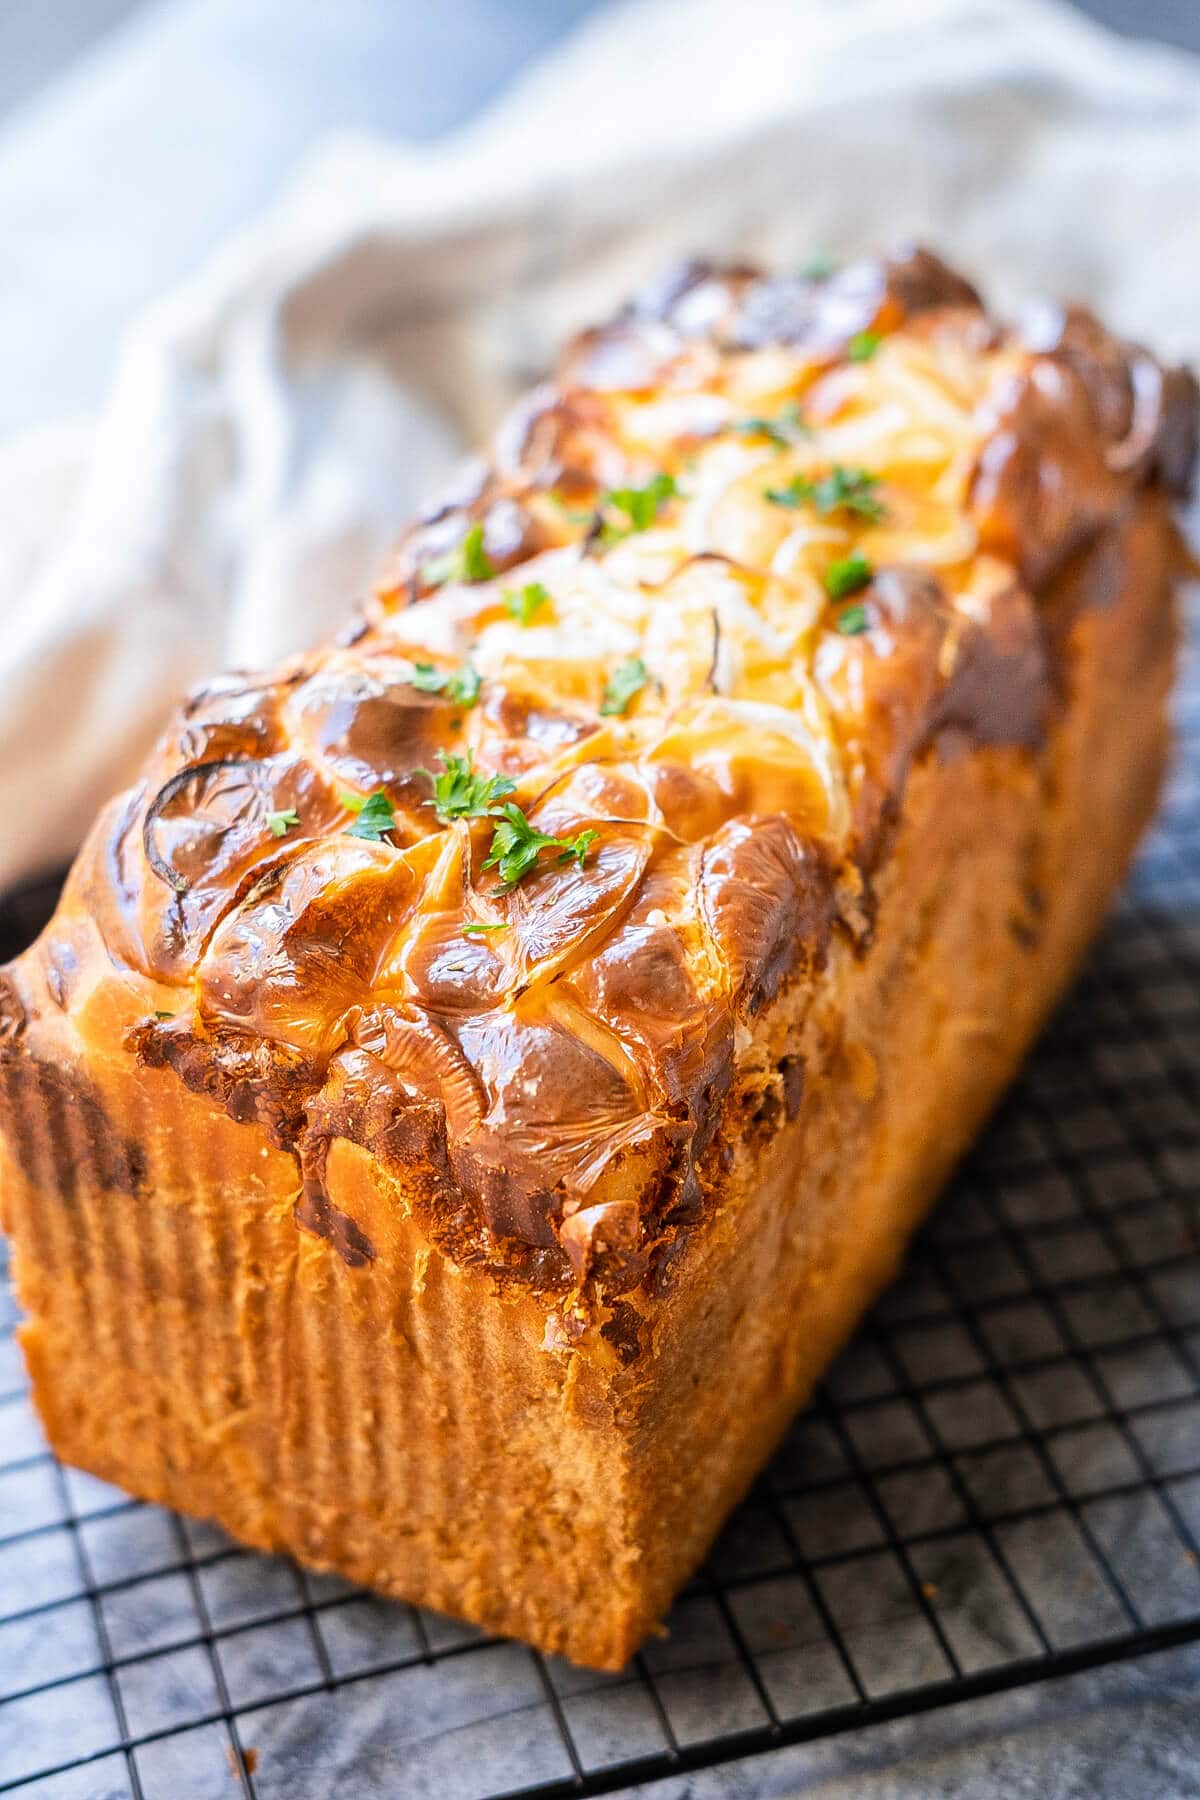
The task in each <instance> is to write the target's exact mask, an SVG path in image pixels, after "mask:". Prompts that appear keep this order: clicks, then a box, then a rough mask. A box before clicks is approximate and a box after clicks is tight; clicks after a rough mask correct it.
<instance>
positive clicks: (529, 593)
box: [501, 581, 550, 625]
mask: <svg viewBox="0 0 1200 1800" xmlns="http://www.w3.org/2000/svg"><path fill="white" fill-rule="evenodd" d="M501 599H502V600H503V601H504V610H505V612H506V613H507V614H508V616H509V618H510V619H515V620H516V622H517V624H518V625H532V624H533V621H534V618H535V617H536V615H537V614H538V613H539V612H540V611H541V609H542V607H543V606H545V605H546V604H547V603H548V602H549V599H550V595H549V593H548V592H547V590H546V589H545V588H544V587H543V586H542V584H541V582H540V581H527V582H526V583H525V586H524V587H523V588H506V589H505V590H504V593H503V594H502V595H501Z"/></svg>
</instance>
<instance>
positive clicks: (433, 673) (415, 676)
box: [408, 662, 483, 707]
mask: <svg viewBox="0 0 1200 1800" xmlns="http://www.w3.org/2000/svg"><path fill="white" fill-rule="evenodd" d="M408 682H409V686H410V687H415V688H419V689H420V691H421V693H423V694H440V695H441V696H442V698H443V700H449V702H450V704H451V706H465V707H472V706H474V704H475V702H476V701H477V700H478V698H479V690H480V688H481V687H482V686H483V677H482V676H481V675H480V673H479V671H478V669H473V668H472V667H471V665H470V663H463V664H462V665H461V667H459V668H457V669H455V670H454V672H453V673H452V674H449V675H447V673H446V672H445V670H444V669H435V668H434V666H433V664H432V663H425V662H419V663H414V664H413V672H412V674H411V675H410V676H409V678H408Z"/></svg>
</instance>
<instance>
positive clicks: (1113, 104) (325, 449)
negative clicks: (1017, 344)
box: [0, 0, 1200, 886]
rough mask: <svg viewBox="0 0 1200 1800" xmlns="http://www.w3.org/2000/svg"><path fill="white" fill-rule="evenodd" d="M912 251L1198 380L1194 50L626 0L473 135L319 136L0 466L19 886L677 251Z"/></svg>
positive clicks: (966, 6) (2, 755)
mask: <svg viewBox="0 0 1200 1800" xmlns="http://www.w3.org/2000/svg"><path fill="white" fill-rule="evenodd" d="M902 236H912V237H916V238H918V239H921V240H923V241H926V242H928V243H930V244H931V245H932V246H934V247H936V248H938V249H939V250H941V251H942V253H943V254H944V255H946V256H947V257H948V259H949V260H951V261H953V262H954V263H955V264H957V265H959V266H961V267H962V268H963V269H965V270H966V271H967V272H968V273H970V274H971V275H973V276H975V277H977V278H978V279H979V280H980V281H981V282H982V284H983V285H984V287H985V290H986V291H987V293H988V295H989V297H992V298H994V299H995V300H996V301H997V302H998V303H999V304H1000V305H1002V306H1003V305H1011V304H1013V303H1014V302H1016V301H1017V300H1019V299H1020V298H1021V297H1022V296H1024V295H1027V294H1029V293H1030V292H1033V291H1043V292H1046V291H1048V292H1054V293H1058V294H1063V295H1070V296H1076V295H1078V296H1082V297H1086V298H1088V299H1089V300H1091V301H1092V302H1093V303H1094V304H1095V305H1096V306H1097V307H1098V308H1099V309H1100V310H1101V311H1102V312H1103V314H1104V315H1105V317H1106V318H1107V319H1108V320H1110V321H1111V322H1112V323H1114V324H1115V325H1116V326H1117V327H1119V328H1121V329H1123V330H1125V331H1127V332H1128V333H1129V334H1131V335H1134V336H1138V337H1141V338H1143V339H1144V340H1146V341H1148V342H1150V343H1151V344H1152V345H1153V346H1154V347H1155V348H1156V349H1159V350H1161V351H1165V352H1167V353H1170V354H1173V355H1176V356H1189V355H1190V356H1193V357H1194V356H1195V355H1196V354H1197V352H1198V351H1200V312H1198V310H1197V305H1196V294H1197V291H1198V290H1200V65H1198V64H1196V63H1194V62H1193V61H1191V60H1190V59H1189V58H1187V57H1185V56H1183V55H1181V54H1175V53H1172V52H1168V51H1165V50H1157V49H1151V48H1147V47H1135V46H1134V45H1132V44H1130V43H1128V42H1127V41H1124V40H1120V39H1117V38H1113V37H1109V36H1108V35H1107V34H1105V33H1104V32H1102V31H1101V30H1100V29H1099V28H1097V27H1094V26H1091V25H1089V24H1088V23H1086V22H1085V21H1084V20H1083V19H1082V18H1081V17H1080V16H1079V15H1078V14H1076V13H1074V12H1072V11H1070V10H1068V9H1066V8H1065V7H1064V6H1062V5H1059V4H1055V3H1054V0H838V4H837V5H836V6H835V5H832V4H829V3H828V0H736V3H735V0H633V3H632V4H624V5H618V6H616V7H613V8H611V9H609V10H607V11H604V12H602V13H601V14H599V15H598V16H595V17H594V18H593V19H592V20H591V21H590V22H589V23H588V24H586V25H585V26H584V27H583V28H582V29H581V30H580V31H578V32H577V33H576V35H575V36H574V37H573V38H571V39H569V40H568V41H567V42H566V43H565V44H564V45H563V46H562V47H560V48H559V49H558V50H556V51H555V52H554V53H552V54H551V55H550V56H548V57H547V58H546V59H545V61H544V62H542V63H541V64H540V65H539V66H537V67H536V68H534V69H533V70H532V71H531V72H530V73H529V74H528V75H527V76H526V77H525V78H524V79H523V80H522V81H521V82H520V83H519V84H518V85H517V87H516V88H514V89H513V90H512V91H511V92H510V93H509V94H508V95H507V96H506V98H505V99H504V100H503V101H502V102H501V103H500V104H499V105H498V106H495V107H493V108H492V109H491V110H490V111H489V112H488V113H487V114H486V115H485V116H483V117H481V118H480V119H479V120H478V121H477V122H476V123H475V124H473V125H472V126H471V128H470V129H469V130H467V131H465V132H463V133H461V134H459V135H458V136H457V137H456V138H454V139H452V140H447V141H444V142H442V143H441V144H439V145H436V146H433V147H431V148H428V149H423V150H420V151H415V150H414V151H410V150H402V149H397V148H395V147H394V146H391V145H381V144H379V143H376V142H372V141H366V140H362V139H341V140H338V141H336V142H334V143H331V144H329V145H328V146H326V147H324V148H323V149H322V150H321V151H320V152H319V154H317V155H316V156H315V157H314V159H313V161H312V163H311V165H310V166H309V167H307V168H306V169H305V170H303V171H302V172H301V173H300V175H299V176H298V178H297V180H296V182H295V184H294V187H293V189H292V190H291V191H290V192H289V193H288V194H287V195H285V197H284V198H283V200H282V201H281V202H280V204H279V205H278V207H277V208H275V209H274V210H273V211H272V213H271V214H270V215H269V216H268V217H267V218H266V219H264V220H262V221H260V222H259V223H258V224H257V225H256V226H255V228H254V229H253V230H250V231H247V232H245V233H242V234H240V235H239V237H238V239H237V240H236V241H235V242H233V243H231V244H230V245H229V246H228V247H227V248H226V249H225V250H224V251H223V252H222V253H221V254H220V255H218V256H217V257H216V258H215V259H214V260H213V262H212V263H211V265H210V266H209V267H208V268H206V269H205V270H203V271H202V272H201V273H200V274H199V275H198V276H197V277H196V278H195V279H194V280H193V281H192V282H190V283H189V284H188V286H187V287H186V288H185V289H184V290H183V291H182V292H180V293H179V294H177V295H175V296H174V297H173V298H171V299H169V300H168V301H166V302H165V303H163V304H162V305H160V306H158V307H156V308H155V309H154V310H153V311H152V312H151V313H149V314H148V315H147V316H145V317H144V318H142V319H140V320H139V321H137V323H136V324H135V325H134V327H133V329H132V330H131V331H130V333H129V338H128V342H127V345H126V347H125V351H124V354H123V356H122V358H121V360H120V363H119V366H118V369H117V371H116V374H115V378H114V381H113V388H112V394H111V398H110V401H109V403H108V406H107V409H106V411H105V412H104V414H103V416H102V417H101V419H100V420H99V421H98V422H97V423H96V425H95V426H94V427H87V428H74V429H69V428H62V429H59V430H53V431H46V432H42V433H39V434H38V435H37V436H36V437H35V438H34V439H30V440H25V441H23V442H21V443H18V444H16V445H14V446H12V447H10V448H9V449H8V450H7V451H5V452H0V817H2V818H3V820H4V827H3V830H2V831H0V886H2V885H4V884H6V883H8V882H10V881H12V880H13V879H15V878H18V877H20V876H22V875H25V874H28V873H30V872H31V871H33V870H35V869H37V868H41V867H46V866H49V865H52V864H53V863H54V862H56V861H61V860H64V859H65V858H66V857H67V855H68V854H69V853H70V852H71V850H72V849H73V848H74V846H75V844H76V843H77V841H78V839H79V837H80V835H81V833H82V831H83V830H84V828H85V827H86V825H87V823H88V821H89V819H90V817H91V815H92V814H93V812H94V811H95V808H96V806H97V805H98V804H99V802H100V801H102V800H103V799H104V798H105V797H106V796H107V795H108V794H109V793H111V792H112V791H113V790H114V789H115V788H116V787H118V786H119V785H120V784H122V783H123V782H124V781H126V780H127V779H128V778H129V777H130V774H131V772H132V770H133V768H134V767H135V766H136V761H137V758H138V756H139V755H140V754H141V752H142V751H143V749H144V748H145V746H146V744H147V743H148V741H149V740H150V739H151V738H152V736H153V734H154V733H155V731H156V730H157V729H158V727H159V726H160V725H161V723H162V720H163V718H164V716H165V714H166V713H167V711H168V710H169V708H170V705H171V704H172V702H173V700H174V699H175V698H176V697H177V696H178V694H179V692H180V691H181V690H182V689H183V688H184V687H185V686H186V685H188V684H189V683H190V682H192V681H193V680H196V679H198V678H199V677H201V676H202V675H204V674H205V673H207V672H209V671H212V670H215V669H216V668H218V667H220V666H223V665H224V666H243V665H254V664H260V663H263V662H268V661H270V660H271V659H273V658H275V657H276V656H277V655H279V654H280V653H282V652H284V651H287V650H291V649H294V648H297V647H300V646H302V645H303V644H304V643H305V642H306V641H309V640H311V639H313V638H314V637H315V636H317V635H318V634H320V633H321V632H323V631H324V630H325V629H326V628H328V627H329V625H330V624H331V623H332V622H333V621H335V620H336V619H337V618H338V617H339V616H340V615H342V614H344V613H345V611H346V610H347V608H348V606H349V605H350V604H351V603H353V602H354V600H355V599H357V598H358V597H359V596H360V595H361V593H362V592H363V591H364V589H365V587H366V585H367V584H368V582H369V580H370V578H371V574H372V572H373V570H374V569H375V568H377V566H378V564H379V562H380V560H381V558H382V555H383V553H384V552H385V550H386V547H387V545H388V543H389V541H390V540H391V539H392V538H393V537H394V536H395V534H396V533H397V531H398V530H399V528H400V527H401V526H402V524H403V523H404V521H405V518H406V516H407V514H408V513H409V511H410V510H411V508H412V506H413V504H414V502H415V501H416V500H417V499H418V498H419V496H420V494H421V492H422V491H423V490H424V489H426V488H427V487H429V486H430V485H432V484H433V483H434V482H435V481H436V479H437V478H439V477H440V476H441V475H442V474H443V473H444V472H445V470H446V467H447V465H448V463H449V462H450V460H451V459H452V457H453V456H454V455H455V454H456V453H457V452H458V450H459V449H460V448H461V447H462V445H463V443H464V442H465V443H470V442H471V441H472V440H477V439H478V438H480V437H481V436H482V435H483V434H484V433H485V432H486V431H487V429H488V428H489V427H490V426H491V425H492V424H493V423H494V422H495V420H496V418H497V416H498V414H499V413H500V411H501V410H502V408H503V405H504V403H505V402H506V400H507V399H508V398H509V397H510V396H511V395H512V394H513V393H514V392H515V391H516V390H518V389H519V388H520V387H522V386H523V385H525V384H526V383H527V382H528V381H529V380H530V379H531V378H533V377H534V376H536V375H537V373H538V372H539V371H541V370H542V369H543V368H544V366H545V364H546V361H547V359H548V358H549V356H550V355H551V354H552V353H553V349H554V346H555V344H556V342H557V341H558V340H559V339H560V338H561V336H562V335H563V334H564V333H565V332H567V331H568V330H570V329H572V328H573V327H575V326H577V325H580V324H582V323H586V322H587V321H589V320H590V319H592V318H595V317H597V316H601V315H603V314H604V313H606V312H607V311H608V310H610V309H611V307H612V306H613V305H614V304H615V303H616V302H617V301H618V300H619V299H620V298H621V297H622V296H623V295H624V294H625V293H626V292H627V291H628V289H629V288H630V287H631V286H632V285H634V284H635V283H636V282H637V281H639V280H641V279H642V278H644V277H646V276H648V275H649V274H651V273H653V271H654V270H655V268H656V267H658V266H660V265H662V264H663V263H664V262H665V261H667V260H668V259H670V258H671V257H673V256H675V255H678V254H680V253H685V252H688V251H698V252H704V253H710V252H715V253H717V254H723V255H724V254H735V255H736V254H747V253H748V254H752V255H756V256H765V257H767V258H770V259H772V260H775V261H778V262H780V263H784V264H786V263H788V262H789V261H794V260H797V259H802V258H805V257H807V256H808V255H810V254H812V253H813V252H815V251H821V252H828V253H830V254H832V255H834V256H839V255H845V254H849V253H854V252H857V251H861V250H864V249H869V248H871V247H872V246H878V245H880V244H882V243H887V242H888V241H891V240H893V239H895V238H897V237H902Z"/></svg>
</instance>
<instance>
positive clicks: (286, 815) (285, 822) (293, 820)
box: [267, 807, 300, 838]
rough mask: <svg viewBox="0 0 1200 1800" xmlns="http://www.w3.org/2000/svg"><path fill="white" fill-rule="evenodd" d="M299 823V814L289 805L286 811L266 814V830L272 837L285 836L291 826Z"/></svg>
mask: <svg viewBox="0 0 1200 1800" xmlns="http://www.w3.org/2000/svg"><path fill="white" fill-rule="evenodd" d="M299 823H300V814H299V813H298V812H296V811H295V810H294V808H292V807H289V808H288V809H287V811H286V812H272V813H268V814H267V830H268V831H269V832H270V833H271V836H272V837H277V838H281V837H286V836H287V834H288V832H289V831H290V830H291V829H292V826H293V825H298V824H299Z"/></svg>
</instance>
